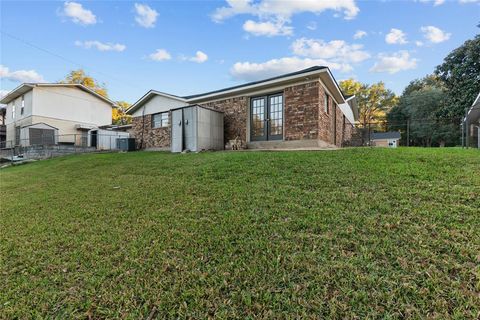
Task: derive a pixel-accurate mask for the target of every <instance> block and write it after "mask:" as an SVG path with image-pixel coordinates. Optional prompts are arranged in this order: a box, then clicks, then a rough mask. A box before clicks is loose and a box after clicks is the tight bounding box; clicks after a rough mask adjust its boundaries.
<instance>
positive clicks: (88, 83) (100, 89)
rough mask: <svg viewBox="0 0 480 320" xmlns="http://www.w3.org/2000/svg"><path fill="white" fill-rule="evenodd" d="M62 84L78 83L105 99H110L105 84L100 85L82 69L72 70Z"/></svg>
mask: <svg viewBox="0 0 480 320" xmlns="http://www.w3.org/2000/svg"><path fill="white" fill-rule="evenodd" d="M60 83H78V84H83V85H84V86H85V87H87V88H89V89H92V90H93V91H94V92H96V93H98V94H99V95H101V96H103V97H108V93H107V88H106V87H105V84H99V83H98V82H97V81H96V80H95V79H94V78H92V77H91V76H89V75H87V74H86V73H85V71H83V70H82V69H78V70H72V71H70V73H69V74H68V75H67V76H66V77H65V79H64V80H62V81H60Z"/></svg>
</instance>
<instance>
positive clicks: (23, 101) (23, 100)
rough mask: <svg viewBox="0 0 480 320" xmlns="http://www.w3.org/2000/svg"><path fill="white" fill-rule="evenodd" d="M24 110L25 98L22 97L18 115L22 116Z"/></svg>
mask: <svg viewBox="0 0 480 320" xmlns="http://www.w3.org/2000/svg"><path fill="white" fill-rule="evenodd" d="M24 110H25V97H24V96H22V108H21V109H20V115H22V116H23V111H24Z"/></svg>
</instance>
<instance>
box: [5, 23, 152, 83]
mask: <svg viewBox="0 0 480 320" xmlns="http://www.w3.org/2000/svg"><path fill="white" fill-rule="evenodd" d="M0 33H2V34H3V35H6V36H8V37H10V38H12V39H14V40H17V41H19V42H22V43H23V44H25V45H28V46H30V47H32V48H35V49H37V50H39V51H42V52H44V53H47V54H50V55H52V56H54V57H56V58H58V59H61V60H63V61H65V62H68V63H71V64H74V65H76V66H78V67H80V68H81V69H89V70H90V71H93V72H94V73H97V74H101V75H103V76H105V77H107V78H108V79H113V80H117V81H119V82H120V81H121V82H122V83H123V84H128V85H129V86H133V87H136V88H138V89H142V90H145V89H144V88H140V87H139V86H138V85H136V84H134V83H129V82H128V81H125V80H124V79H120V78H117V77H115V76H112V75H109V74H107V73H105V72H102V71H98V70H95V69H93V68H90V67H87V66H86V65H84V64H81V63H78V62H75V61H73V60H71V59H69V58H66V57H64V56H62V55H60V54H58V53H55V52H53V51H50V50H48V49H45V48H42V47H40V46H38V45H36V44H33V43H31V42H29V41H27V40H25V39H22V38H20V37H18V36H15V35H13V34H11V33H8V32H5V31H3V30H1V29H0Z"/></svg>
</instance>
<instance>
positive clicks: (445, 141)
mask: <svg viewBox="0 0 480 320" xmlns="http://www.w3.org/2000/svg"><path fill="white" fill-rule="evenodd" d="M479 126H480V125H478V124H469V125H468V126H466V125H465V124H464V123H462V119H460V118H455V119H442V120H431V119H410V120H407V121H402V122H399V121H398V122H393V121H387V120H383V121H376V122H370V123H366V124H363V125H357V127H356V128H355V130H354V133H353V135H352V138H351V140H350V141H348V142H347V143H346V146H358V147H360V146H372V145H374V139H373V138H374V133H378V132H399V133H400V140H399V142H398V145H399V146H404V147H461V146H462V147H469V148H478V147H479V140H478V136H479V131H480V128H479Z"/></svg>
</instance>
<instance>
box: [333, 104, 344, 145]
mask: <svg viewBox="0 0 480 320" xmlns="http://www.w3.org/2000/svg"><path fill="white" fill-rule="evenodd" d="M335 109H336V110H335V111H336V114H337V117H336V120H337V125H336V133H335V135H336V141H335V145H336V146H337V147H341V146H342V142H343V112H342V110H341V109H340V108H339V107H338V105H335Z"/></svg>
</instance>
